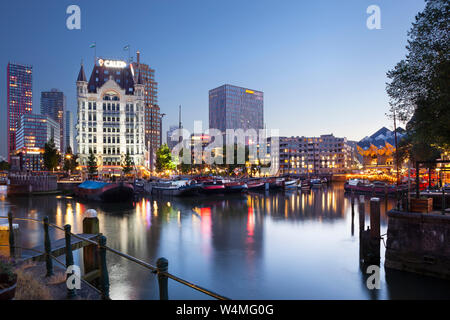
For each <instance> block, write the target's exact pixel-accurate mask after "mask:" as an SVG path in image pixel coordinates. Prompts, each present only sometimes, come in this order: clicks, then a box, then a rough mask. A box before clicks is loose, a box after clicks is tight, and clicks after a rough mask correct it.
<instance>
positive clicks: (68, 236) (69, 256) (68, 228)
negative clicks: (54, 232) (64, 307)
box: [64, 224, 77, 299]
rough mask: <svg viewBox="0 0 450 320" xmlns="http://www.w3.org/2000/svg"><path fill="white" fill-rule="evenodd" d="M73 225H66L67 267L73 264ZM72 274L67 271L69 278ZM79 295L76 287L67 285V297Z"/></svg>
mask: <svg viewBox="0 0 450 320" xmlns="http://www.w3.org/2000/svg"><path fill="white" fill-rule="evenodd" d="M71 228H72V227H71V226H70V224H66V225H65V226H64V232H65V238H66V268H69V267H70V266H73V253H72V240H71ZM70 276H71V275H70V274H69V273H67V275H66V277H67V279H69V277H70ZM76 295H77V293H76V291H75V289H74V288H73V289H70V288H69V287H67V298H69V299H70V298H73V297H75V296H76Z"/></svg>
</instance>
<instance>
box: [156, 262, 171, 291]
mask: <svg viewBox="0 0 450 320" xmlns="http://www.w3.org/2000/svg"><path fill="white" fill-rule="evenodd" d="M156 267H157V268H158V284H159V299H160V300H169V292H168V291H169V289H168V287H167V285H168V281H167V280H168V278H167V276H166V275H163V274H161V272H167V271H168V270H169V261H168V260H167V259H166V258H159V259H158V261H156Z"/></svg>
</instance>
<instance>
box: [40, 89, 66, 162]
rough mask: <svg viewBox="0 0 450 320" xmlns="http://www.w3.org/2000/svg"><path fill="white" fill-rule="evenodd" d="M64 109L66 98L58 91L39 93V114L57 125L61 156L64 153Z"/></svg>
mask: <svg viewBox="0 0 450 320" xmlns="http://www.w3.org/2000/svg"><path fill="white" fill-rule="evenodd" d="M65 108H66V98H65V96H64V93H62V92H61V91H59V90H58V89H52V90H51V91H44V92H41V114H42V115H45V116H49V117H50V118H51V119H53V120H55V121H56V122H58V124H59V130H60V133H59V141H61V145H60V150H59V151H60V153H61V154H63V153H65V152H66V146H65V143H64V127H65V123H64V117H65V114H64V113H65Z"/></svg>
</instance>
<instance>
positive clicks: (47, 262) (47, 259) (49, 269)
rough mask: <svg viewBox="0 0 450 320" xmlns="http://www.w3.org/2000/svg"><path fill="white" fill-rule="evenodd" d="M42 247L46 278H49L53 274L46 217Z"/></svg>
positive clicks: (46, 219)
mask: <svg viewBox="0 0 450 320" xmlns="http://www.w3.org/2000/svg"><path fill="white" fill-rule="evenodd" d="M43 221H44V247H45V265H46V268H47V274H46V275H45V276H46V277H51V276H52V275H53V274H54V273H53V260H52V257H51V254H52V246H51V242H50V235H49V233H48V217H44V219H43Z"/></svg>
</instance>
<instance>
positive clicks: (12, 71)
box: [6, 63, 33, 159]
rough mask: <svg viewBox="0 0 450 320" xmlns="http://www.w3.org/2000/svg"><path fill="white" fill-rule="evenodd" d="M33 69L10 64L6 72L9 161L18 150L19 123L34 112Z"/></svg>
mask: <svg viewBox="0 0 450 320" xmlns="http://www.w3.org/2000/svg"><path fill="white" fill-rule="evenodd" d="M32 90H33V67H31V66H28V65H21V64H13V63H8V66H7V70H6V91H7V102H6V108H7V115H6V118H7V120H6V121H7V125H6V126H7V130H8V136H7V139H8V159H9V157H10V156H11V155H13V154H14V153H15V150H16V131H17V123H18V121H19V119H20V116H21V115H23V114H28V113H32V111H33V91H32Z"/></svg>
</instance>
